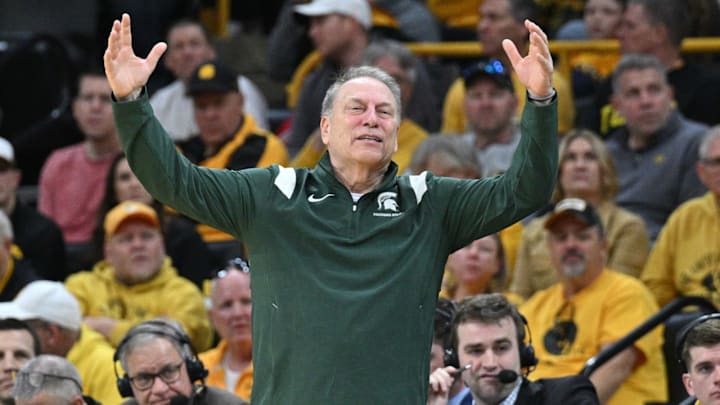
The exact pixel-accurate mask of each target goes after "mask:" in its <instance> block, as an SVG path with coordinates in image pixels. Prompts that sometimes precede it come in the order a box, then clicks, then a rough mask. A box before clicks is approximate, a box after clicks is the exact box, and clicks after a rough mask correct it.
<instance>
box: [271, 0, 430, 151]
mask: <svg viewBox="0 0 720 405" xmlns="http://www.w3.org/2000/svg"><path fill="white" fill-rule="evenodd" d="M295 11H296V12H297V13H298V15H299V16H304V17H306V18H309V19H310V24H309V29H308V32H307V35H308V36H310V38H311V39H312V41H313V44H314V46H315V51H314V52H312V53H310V54H309V55H308V56H307V57H306V58H305V59H304V60H303V62H302V63H301V64H300V66H298V68H297V69H296V71H295V73H294V74H293V78H292V80H291V81H290V83H288V85H287V93H288V100H287V101H288V108H289V109H291V110H293V115H292V119H291V122H290V125H289V129H288V131H287V133H286V134H283V135H282V137H283V139H284V140H285V141H286V143H287V145H288V150H289V151H290V154H291V156H295V155H296V154H297V153H298V151H299V150H300V149H301V148H302V146H303V145H304V144H305V143H306V142H307V139H308V137H309V136H310V135H311V134H312V133H313V132H314V131H315V130H317V128H318V125H319V122H320V115H321V109H322V100H323V99H324V97H325V92H326V91H327V89H328V88H329V87H330V84H331V83H332V82H333V81H334V80H335V77H337V75H338V74H339V73H340V72H341V71H343V70H346V69H347V68H349V67H351V66H355V65H357V64H359V63H360V62H361V58H362V56H363V52H364V51H365V49H366V47H367V46H368V45H369V44H370V43H371V42H372V39H373V38H372V37H371V35H370V31H369V30H370V28H371V26H372V17H371V10H370V5H369V3H368V1H367V0H344V1H334V0H332V1H326V0H313V1H312V2H310V3H307V4H299V5H296V6H295ZM415 71H416V73H415V80H414V90H413V94H411V95H410V96H409V99H408V101H407V105H406V106H405V107H406V108H405V109H404V110H403V116H405V117H408V118H410V119H412V120H413V121H414V122H415V123H416V124H418V125H419V126H420V127H422V128H424V129H425V130H435V129H437V128H438V127H439V112H438V111H437V102H436V98H435V96H434V95H435V93H434V91H433V83H432V81H431V79H430V77H429V75H428V73H427V71H426V69H425V66H424V65H423V64H420V63H418V64H417V65H416V66H415Z"/></svg>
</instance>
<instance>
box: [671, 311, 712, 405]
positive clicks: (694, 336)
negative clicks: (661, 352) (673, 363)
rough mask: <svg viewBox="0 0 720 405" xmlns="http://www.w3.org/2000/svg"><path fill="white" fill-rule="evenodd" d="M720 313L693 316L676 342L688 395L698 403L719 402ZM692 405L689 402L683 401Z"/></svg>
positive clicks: (710, 404) (699, 404) (707, 404)
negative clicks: (694, 317)
mask: <svg viewBox="0 0 720 405" xmlns="http://www.w3.org/2000/svg"><path fill="white" fill-rule="evenodd" d="M718 318H720V314H718V313H713V314H708V315H703V316H701V317H699V318H696V319H694V320H693V321H691V323H689V324H688V325H687V326H685V328H684V329H682V330H681V331H680V332H679V333H678V336H677V339H676V341H675V347H676V348H677V352H678V353H677V354H678V360H679V361H680V363H681V364H682V365H683V367H684V368H685V370H686V372H685V374H683V376H682V380H683V384H684V385H685V389H686V390H687V392H688V394H690V395H692V396H694V397H695V398H697V401H694V402H692V403H693V404H696V405H714V404H717V402H718V401H717V400H718V395H717V378H716V377H715V376H716V375H717V371H718V366H719V365H720V357H718V353H720V319H718ZM682 403H683V404H686V403H687V404H689V403H690V402H685V401H683V402H682Z"/></svg>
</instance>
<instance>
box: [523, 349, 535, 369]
mask: <svg viewBox="0 0 720 405" xmlns="http://www.w3.org/2000/svg"><path fill="white" fill-rule="evenodd" d="M537 364H538V359H537V357H536V356H535V348H534V347H533V346H532V344H527V345H523V347H522V348H521V349H520V367H522V368H531V367H535V366H537Z"/></svg>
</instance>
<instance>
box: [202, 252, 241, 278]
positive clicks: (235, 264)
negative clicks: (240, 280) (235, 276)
mask: <svg viewBox="0 0 720 405" xmlns="http://www.w3.org/2000/svg"><path fill="white" fill-rule="evenodd" d="M230 270H237V271H241V272H243V273H245V274H248V273H250V266H249V265H248V264H247V262H246V261H245V260H243V259H241V258H239V257H235V258H233V259H230V260H228V262H227V265H226V266H225V267H224V268H222V269H220V270H214V271H213V272H212V273H210V278H211V279H216V278H223V277H225V276H227V275H228V273H229V272H230Z"/></svg>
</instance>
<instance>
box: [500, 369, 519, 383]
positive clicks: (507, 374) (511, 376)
mask: <svg viewBox="0 0 720 405" xmlns="http://www.w3.org/2000/svg"><path fill="white" fill-rule="evenodd" d="M517 378H518V373H516V372H514V371H512V370H502V371H501V372H499V373H498V380H500V382H501V383H503V384H508V383H511V382H513V381H515V380H517Z"/></svg>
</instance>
